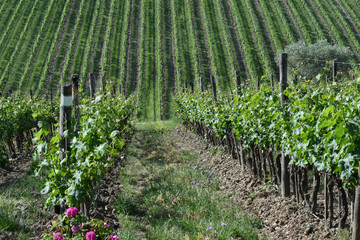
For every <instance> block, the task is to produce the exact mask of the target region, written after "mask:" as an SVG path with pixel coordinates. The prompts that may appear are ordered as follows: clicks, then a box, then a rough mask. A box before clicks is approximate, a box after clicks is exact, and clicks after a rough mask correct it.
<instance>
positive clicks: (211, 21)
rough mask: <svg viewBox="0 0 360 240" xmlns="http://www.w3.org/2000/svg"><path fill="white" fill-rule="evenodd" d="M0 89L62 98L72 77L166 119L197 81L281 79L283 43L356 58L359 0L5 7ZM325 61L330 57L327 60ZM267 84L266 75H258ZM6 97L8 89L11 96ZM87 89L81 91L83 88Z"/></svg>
mask: <svg viewBox="0 0 360 240" xmlns="http://www.w3.org/2000/svg"><path fill="white" fill-rule="evenodd" d="M0 12H1V15H0V30H1V32H2V35H1V38H0V46H1V48H0V53H1V56H0V87H1V93H2V94H3V95H5V96H7V95H9V94H10V93H14V94H17V95H19V96H20V95H24V94H25V95H28V94H29V90H33V91H34V92H35V94H36V95H41V96H43V95H45V94H47V93H48V92H49V91H50V89H53V90H54V92H55V93H57V94H58V93H59V91H58V88H59V86H60V84H61V83H62V82H67V81H68V79H70V76H71V74H79V76H80V82H81V86H82V87H83V88H86V87H87V86H88V78H89V74H90V73H97V76H98V81H99V82H105V83H106V84H109V85H113V86H115V87H116V89H118V88H120V87H121V88H122V91H123V92H124V93H125V94H127V95H130V94H132V93H133V92H137V96H138V103H139V106H140V108H139V109H138V116H139V117H140V118H141V119H143V120H154V119H155V120H158V119H166V118H169V117H171V116H173V110H172V109H173V108H172V106H173V101H172V100H171V99H172V97H173V96H174V95H176V94H178V93H179V92H180V91H181V87H182V86H185V85H186V84H190V82H193V83H194V87H195V89H197V88H199V84H198V81H197V79H198V78H199V77H203V78H204V83H205V86H209V83H210V81H209V79H210V75H212V76H214V79H215V81H216V83H217V85H218V89H219V91H223V92H227V93H229V92H230V91H231V90H233V89H234V88H235V85H236V83H235V71H239V73H238V74H240V76H241V78H242V79H243V80H250V81H255V80H256V79H257V77H258V76H259V77H260V78H261V77H262V76H269V75H270V74H275V78H276V74H277V73H278V71H277V67H276V61H275V60H274V59H275V57H276V55H277V53H278V52H279V51H283V50H284V48H285V46H287V45H290V44H293V43H296V42H298V41H303V42H305V43H306V44H313V43H315V42H316V41H317V40H320V39H324V40H327V41H328V42H329V43H331V44H338V45H339V46H342V47H349V50H350V51H351V52H353V53H354V55H353V59H352V60H351V61H353V62H357V61H359V57H360V55H359V52H360V51H359V50H360V49H359V47H360V43H359V39H358V37H357V35H358V34H359V31H358V28H359V26H360V23H359V21H358V20H357V19H358V18H359V17H360V15H359V14H360V10H359V6H358V3H357V2H356V1H353V0H352V1H343V0H341V1H332V2H328V1H324V0H316V1H312V2H307V1H304V0H297V1H289V0H281V1H274V2H273V3H270V2H268V1H262V0H260V1H255V2H253V1H233V0H209V1H198V0H188V1H185V2H167V1H165V0H161V1H156V2H136V1H133V0H126V1H124V2H121V1H120V0H114V1H105V2H101V1H97V0H92V1H91V2H89V3H87V2H86V3H85V2H84V1H74V0H67V1H62V2H61V3H55V2H54V1H47V2H41V1H35V2H31V1H28V0H22V1H5V2H3V3H2V4H1V6H0ZM324 60H331V59H324ZM263 79H269V78H263ZM9 91H10V92H9ZM86 91H88V90H86Z"/></svg>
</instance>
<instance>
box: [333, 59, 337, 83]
mask: <svg viewBox="0 0 360 240" xmlns="http://www.w3.org/2000/svg"><path fill="white" fill-rule="evenodd" d="M332 67H333V72H332V73H333V81H334V82H336V75H337V72H338V63H337V62H336V61H335V60H334V61H333V62H332Z"/></svg>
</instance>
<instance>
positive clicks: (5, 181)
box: [0, 153, 32, 191]
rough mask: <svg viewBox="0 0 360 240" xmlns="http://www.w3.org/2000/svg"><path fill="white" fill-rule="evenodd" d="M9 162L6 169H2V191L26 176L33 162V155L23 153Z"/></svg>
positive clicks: (0, 171)
mask: <svg viewBox="0 0 360 240" xmlns="http://www.w3.org/2000/svg"><path fill="white" fill-rule="evenodd" d="M9 162H10V164H9V165H8V166H6V167H5V168H1V167H0V191H1V190H3V189H4V188H5V187H6V186H8V185H10V184H11V183H13V182H15V181H16V180H18V179H20V178H22V177H24V176H25V175H26V173H27V171H28V170H29V168H30V165H31V162H32V158H31V153H22V154H20V155H19V156H17V157H15V158H10V159H9Z"/></svg>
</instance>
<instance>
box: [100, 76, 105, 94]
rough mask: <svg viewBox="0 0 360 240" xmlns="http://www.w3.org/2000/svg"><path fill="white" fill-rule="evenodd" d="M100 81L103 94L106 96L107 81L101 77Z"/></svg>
mask: <svg viewBox="0 0 360 240" xmlns="http://www.w3.org/2000/svg"><path fill="white" fill-rule="evenodd" d="M100 79H101V86H102V90H103V94H105V90H106V81H105V78H103V77H101V76H100Z"/></svg>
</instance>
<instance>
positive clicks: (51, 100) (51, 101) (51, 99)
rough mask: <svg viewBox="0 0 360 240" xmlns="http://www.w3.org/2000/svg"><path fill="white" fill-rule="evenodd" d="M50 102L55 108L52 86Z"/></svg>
mask: <svg viewBox="0 0 360 240" xmlns="http://www.w3.org/2000/svg"><path fill="white" fill-rule="evenodd" d="M50 104H51V109H53V90H52V88H50Z"/></svg>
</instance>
